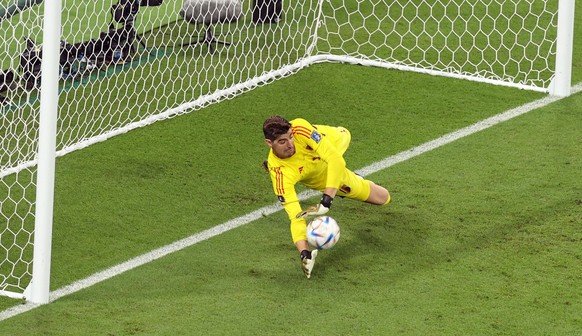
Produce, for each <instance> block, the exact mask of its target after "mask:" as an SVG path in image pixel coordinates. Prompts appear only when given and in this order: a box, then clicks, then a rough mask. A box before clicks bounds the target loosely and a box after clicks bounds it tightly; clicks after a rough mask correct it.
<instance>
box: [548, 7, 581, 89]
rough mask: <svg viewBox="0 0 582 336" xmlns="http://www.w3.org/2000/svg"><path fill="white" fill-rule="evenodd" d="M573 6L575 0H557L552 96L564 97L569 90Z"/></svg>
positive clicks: (572, 38)
mask: <svg viewBox="0 0 582 336" xmlns="http://www.w3.org/2000/svg"><path fill="white" fill-rule="evenodd" d="M574 7H575V0H559V4H558V37H557V42H556V75H555V77H554V81H553V83H552V85H551V87H550V94H551V95H553V96H558V97H566V96H569V95H570V91H571V81H572V51H573V44H574Z"/></svg>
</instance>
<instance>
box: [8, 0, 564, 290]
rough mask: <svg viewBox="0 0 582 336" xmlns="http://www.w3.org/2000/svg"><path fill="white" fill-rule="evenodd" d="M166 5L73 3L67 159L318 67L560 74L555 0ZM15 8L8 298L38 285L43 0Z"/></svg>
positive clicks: (62, 128) (528, 82)
mask: <svg viewBox="0 0 582 336" xmlns="http://www.w3.org/2000/svg"><path fill="white" fill-rule="evenodd" d="M156 1H157V0H120V3H125V2H132V3H134V4H135V3H136V2H138V3H139V5H141V6H137V7H131V5H129V7H124V8H125V10H121V11H117V12H116V11H114V10H112V6H113V5H114V4H115V3H117V2H114V1H113V0H105V1H80V0H64V1H63V11H62V13H63V14H62V37H61V39H62V40H63V43H62V46H61V60H60V77H61V78H60V81H59V92H60V94H59V117H58V130H57V150H58V153H59V155H63V154H65V153H67V152H69V151H72V150H76V149H79V148H82V147H83V146H86V145H89V144H91V143H94V142H97V141H102V140H105V139H107V138H109V137H110V136H114V135H116V134H119V133H122V132H126V131H128V130H130V129H133V128H136V127H141V126H144V125H147V124H150V123H152V122H155V121H156V120H159V119H163V118H168V117H172V116H174V115H178V114H181V113H188V112H191V111H192V110H196V109H200V108H203V107H204V106H206V105H208V104H210V103H215V102H218V101H220V100H223V99H229V98H231V97H234V96H235V95H237V94H240V93H241V92H244V91H246V90H250V89H252V88H254V87H256V86H257V85H263V84H265V83H268V82H270V81H272V80H276V79H278V78H281V77H283V76H287V75H290V74H292V73H294V72H295V71H297V70H299V69H301V68H302V67H304V66H307V65H309V64H311V63H313V62H319V61H322V60H340V61H341V60H345V61H348V62H366V61H371V62H373V63H374V64H379V65H381V66H388V67H398V68H402V69H407V70H414V71H422V72H435V73H439V74H445V75H458V76H461V77H467V78H472V79H482V80H485V81H501V82H503V83H506V84H507V83H509V84H518V85H523V86H528V87H530V88H533V89H540V88H541V89H544V90H545V89H547V87H548V86H549V83H550V82H551V80H552V78H553V72H554V70H553V64H554V61H553V59H554V57H555V39H556V28H555V27H556V11H557V4H555V3H554V2H548V1H541V0H511V1H503V0H480V1H478V0H448V1H445V0H433V1H428V0H424V1H423V0H414V1H386V0H345V1H343V0H331V1H327V0H325V1H321V2H318V1H312V0H293V1H285V2H283V3H282V10H281V11H280V13H279V11H278V9H277V7H278V4H279V5H280V4H281V2H280V1H277V0H244V1H240V0H187V1H186V2H187V3H189V5H188V6H185V1H183V0H163V2H162V4H161V5H159V6H155V5H156V3H155V2H156ZM7 2H9V4H8V5H11V6H15V7H11V8H7V7H10V6H7V5H4V6H2V5H0V17H1V18H2V21H1V22H0V25H1V27H0V28H1V29H2V31H1V35H0V51H2V53H3V55H4V56H3V58H2V62H1V66H2V68H1V70H2V73H3V74H7V73H9V72H10V73H12V74H13V75H14V80H13V82H12V83H11V84H7V85H6V86H4V89H3V90H2V92H0V95H1V96H2V103H1V104H2V105H1V108H2V114H1V115H0V204H1V208H0V221H1V223H0V235H1V238H0V291H3V293H5V294H6V293H7V292H22V291H23V290H24V289H25V288H26V286H27V285H28V283H29V282H30V278H31V270H32V269H31V256H32V241H33V236H32V235H33V227H34V208H35V200H34V197H35V189H36V182H35V180H36V162H35V158H36V150H37V146H38V140H37V139H38V128H39V125H38V111H39V104H40V102H39V97H40V92H39V88H40V86H39V84H40V78H41V77H40V52H41V50H42V48H41V47H42V22H43V16H44V12H45V8H44V5H43V4H40V3H41V2H42V1H41V0H5V1H3V3H7ZM255 2H256V3H257V6H255ZM12 3H14V4H13V5H12ZM259 3H260V8H258V6H259ZM14 8H16V9H17V10H13V11H11V10H9V9H14ZM2 9H3V10H4V11H3V12H2V11H1V10H2ZM189 11H193V12H192V13H189ZM116 15H117V16H116ZM114 18H115V19H114ZM207 19H208V20H207ZM210 21H212V22H210ZM215 40H219V41H224V42H231V43H232V44H230V45H228V44H226V45H225V44H221V43H215ZM209 41H210V43H207V42H209ZM189 42H194V43H193V44H192V45H186V44H188V43H189ZM196 42H198V43H196ZM4 77H7V76H4Z"/></svg>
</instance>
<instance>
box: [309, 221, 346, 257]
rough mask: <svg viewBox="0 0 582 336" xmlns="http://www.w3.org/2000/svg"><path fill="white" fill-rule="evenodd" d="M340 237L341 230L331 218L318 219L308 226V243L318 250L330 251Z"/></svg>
mask: <svg viewBox="0 0 582 336" xmlns="http://www.w3.org/2000/svg"><path fill="white" fill-rule="evenodd" d="M339 237H340V228H339V226H338V225H337V222H336V221H335V219H333V218H331V217H329V216H321V217H317V218H315V219H314V220H312V221H311V222H309V224H308V225H307V242H308V243H309V244H310V245H311V246H314V247H316V248H317V249H318V250H321V249H330V248H332V247H333V246H334V245H335V243H337V241H338V239H339Z"/></svg>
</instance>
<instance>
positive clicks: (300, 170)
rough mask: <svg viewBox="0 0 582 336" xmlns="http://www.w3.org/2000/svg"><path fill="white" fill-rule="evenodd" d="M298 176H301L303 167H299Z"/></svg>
mask: <svg viewBox="0 0 582 336" xmlns="http://www.w3.org/2000/svg"><path fill="white" fill-rule="evenodd" d="M299 174H303V166H301V167H299Z"/></svg>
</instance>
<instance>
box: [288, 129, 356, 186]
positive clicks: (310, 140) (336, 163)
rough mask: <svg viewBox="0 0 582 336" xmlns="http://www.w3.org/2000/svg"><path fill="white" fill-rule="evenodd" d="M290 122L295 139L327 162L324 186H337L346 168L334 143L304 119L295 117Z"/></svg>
mask: <svg viewBox="0 0 582 336" xmlns="http://www.w3.org/2000/svg"><path fill="white" fill-rule="evenodd" d="M292 124H293V133H294V134H295V138H296V139H297V141H300V142H301V143H302V144H304V145H306V146H309V147H311V148H312V149H313V150H314V151H315V152H316V153H317V155H319V157H320V158H321V159H322V160H323V161H325V162H326V163H327V181H326V183H325V186H326V187H329V188H339V186H340V182H341V177H342V175H343V173H344V171H345V168H346V161H345V160H344V158H343V156H342V155H341V154H340V153H339V152H338V151H337V150H336V148H335V145H334V144H333V143H332V142H331V141H330V140H329V139H327V138H326V137H325V136H323V135H322V134H320V133H319V131H318V130H317V129H316V128H315V127H314V126H313V125H311V124H310V123H309V122H308V121H307V120H305V119H295V120H293V122H292Z"/></svg>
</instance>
